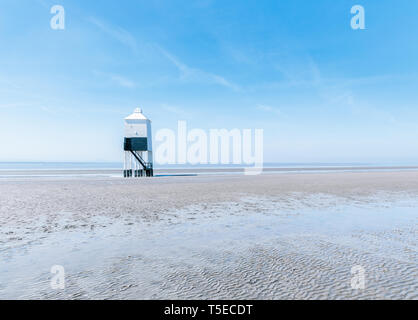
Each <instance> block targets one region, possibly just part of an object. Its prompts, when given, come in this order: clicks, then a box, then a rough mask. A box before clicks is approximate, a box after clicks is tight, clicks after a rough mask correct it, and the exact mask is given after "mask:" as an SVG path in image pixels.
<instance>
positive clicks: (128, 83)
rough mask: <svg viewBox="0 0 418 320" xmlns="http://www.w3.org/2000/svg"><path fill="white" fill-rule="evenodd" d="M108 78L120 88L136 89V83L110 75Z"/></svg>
mask: <svg viewBox="0 0 418 320" xmlns="http://www.w3.org/2000/svg"><path fill="white" fill-rule="evenodd" d="M110 78H111V79H112V80H113V81H114V82H116V83H117V84H119V85H120V86H121V87H125V88H135V87H136V83H135V82H133V81H131V80H129V79H127V78H125V77H123V76H120V75H115V74H112V75H110Z"/></svg>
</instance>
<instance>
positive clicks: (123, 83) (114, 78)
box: [93, 70, 138, 89]
mask: <svg viewBox="0 0 418 320" xmlns="http://www.w3.org/2000/svg"><path fill="white" fill-rule="evenodd" d="M93 73H94V74H95V75H97V76H101V77H104V78H106V79H108V80H110V81H111V82H112V83H115V84H117V85H119V86H120V87H124V88H128V89H131V88H135V87H138V85H137V83H136V82H134V81H132V80H130V79H128V78H127V77H125V76H123V75H120V74H114V73H107V72H102V71H97V70H93Z"/></svg>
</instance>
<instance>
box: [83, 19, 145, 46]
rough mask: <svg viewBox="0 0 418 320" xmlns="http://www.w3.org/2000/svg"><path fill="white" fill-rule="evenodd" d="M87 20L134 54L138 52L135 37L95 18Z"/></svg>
mask: <svg viewBox="0 0 418 320" xmlns="http://www.w3.org/2000/svg"><path fill="white" fill-rule="evenodd" d="M87 20H88V21H89V22H90V23H92V24H93V25H95V26H96V27H97V28H99V29H100V30H101V31H102V32H104V33H105V34H107V35H108V36H110V37H111V38H113V39H114V40H116V41H119V42H120V43H122V44H123V45H125V46H127V47H129V48H130V49H131V50H132V51H133V52H134V53H137V52H138V43H137V41H136V39H135V37H134V36H133V35H132V34H131V33H130V32H129V31H127V30H125V29H123V28H121V27H119V26H113V25H109V24H107V23H105V22H104V21H102V20H99V19H97V18H95V17H89V18H88V19H87Z"/></svg>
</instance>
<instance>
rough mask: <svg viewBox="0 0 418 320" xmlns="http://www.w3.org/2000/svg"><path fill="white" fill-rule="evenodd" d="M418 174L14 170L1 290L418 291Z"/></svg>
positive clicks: (294, 294) (318, 295)
mask: <svg viewBox="0 0 418 320" xmlns="http://www.w3.org/2000/svg"><path fill="white" fill-rule="evenodd" d="M410 169H411V170H404V171H398V170H388V171H384V170H380V171H379V170H378V171H376V172H367V171H365V172H345V171H341V172H310V173H308V172H305V173H291V172H284V173H274V172H266V173H264V174H262V175H259V176H244V175H242V174H239V173H237V174H230V175H222V174H219V175H218V174H212V175H197V176H193V175H190V176H181V175H179V176H164V175H161V176H160V177H155V178H149V179H146V178H145V179H128V180H127V179H122V178H118V177H105V176H101V175H100V172H95V173H94V174H97V176H94V177H76V176H75V177H74V176H73V177H71V178H68V177H62V176H61V177H59V176H54V177H42V178H39V177H25V175H24V174H18V175H17V176H18V177H17V178H16V177H13V178H7V177H6V178H2V179H0V254H1V259H2V261H1V263H0V299H382V298H383V299H417V298H418V280H417V279H418V252H417V251H418V249H417V248H418V241H417V239H418V224H417V222H418V210H417V208H418V171H416V170H412V169H413V168H410ZM53 265H62V266H63V267H64V268H65V283H66V287H65V289H63V290H54V289H52V288H51V287H50V279H51V273H50V269H51V266H53ZM353 266H362V267H363V268H364V270H365V277H366V282H365V288H364V289H353V288H352V287H351V279H352V277H353V275H352V274H351V272H350V271H351V268H352V267H353Z"/></svg>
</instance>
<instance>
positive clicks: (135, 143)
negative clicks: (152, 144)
mask: <svg viewBox="0 0 418 320" xmlns="http://www.w3.org/2000/svg"><path fill="white" fill-rule="evenodd" d="M123 148H124V150H125V151H147V150H148V139H147V138H125V143H124V144H123Z"/></svg>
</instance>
